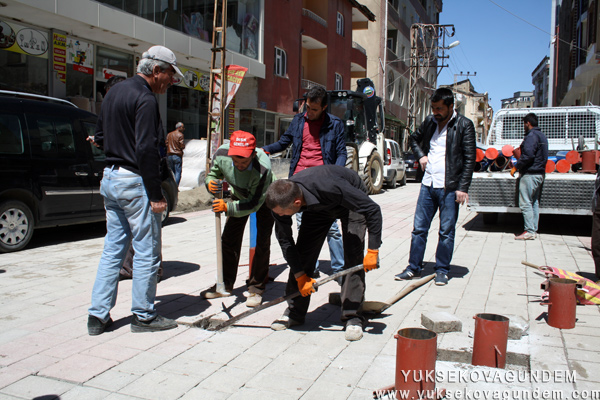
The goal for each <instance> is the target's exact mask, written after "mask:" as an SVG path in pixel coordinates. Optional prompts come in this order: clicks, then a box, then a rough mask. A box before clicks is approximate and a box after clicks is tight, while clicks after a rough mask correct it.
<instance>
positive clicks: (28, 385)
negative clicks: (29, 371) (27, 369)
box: [2, 376, 75, 399]
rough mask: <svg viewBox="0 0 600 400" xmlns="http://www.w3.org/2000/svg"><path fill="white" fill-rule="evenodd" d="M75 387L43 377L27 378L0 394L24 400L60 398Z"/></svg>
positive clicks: (6, 388) (4, 389) (71, 384)
mask: <svg viewBox="0 0 600 400" xmlns="http://www.w3.org/2000/svg"><path fill="white" fill-rule="evenodd" d="M74 387H75V385H74V384H73V383H68V382H64V381H59V380H56V379H51V378H46V377H43V376H28V377H25V378H23V379H21V380H20V381H17V382H15V383H13V384H12V385H9V386H7V387H5V388H3V389H2V393H5V394H9V395H12V396H17V397H21V398H25V399H33V398H36V397H41V396H48V395H56V396H61V395H62V394H63V393H66V392H68V391H69V390H71V389H72V388H74Z"/></svg>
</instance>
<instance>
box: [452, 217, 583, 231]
mask: <svg viewBox="0 0 600 400" xmlns="http://www.w3.org/2000/svg"><path fill="white" fill-rule="evenodd" d="M463 228H465V230H467V231H475V232H506V233H514V234H521V233H522V232H523V216H522V215H521V214H514V213H513V214H499V215H498V222H496V223H495V224H485V223H484V222H483V215H482V214H475V216H474V217H473V218H472V219H470V220H469V221H467V222H465V223H464V224H463ZM591 232H592V218H591V217H590V216H586V215H553V214H543V215H540V222H539V229H538V233H539V234H551V235H563V236H590V235H591Z"/></svg>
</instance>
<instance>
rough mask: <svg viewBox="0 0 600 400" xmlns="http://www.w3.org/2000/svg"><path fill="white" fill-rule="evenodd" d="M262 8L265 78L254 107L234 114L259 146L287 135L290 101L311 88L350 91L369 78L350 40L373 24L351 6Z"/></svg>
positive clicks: (340, 0) (297, 3)
mask: <svg viewBox="0 0 600 400" xmlns="http://www.w3.org/2000/svg"><path fill="white" fill-rule="evenodd" d="M265 2H266V7H265V12H264V20H265V21H266V22H265V24H264V63H265V76H264V79H258V80H257V81H256V92H257V101H256V103H255V104H254V105H251V106H249V107H239V110H238V111H236V112H239V126H240V129H244V130H248V131H250V132H252V133H253V134H254V135H255V136H256V138H257V144H258V145H259V146H261V145H263V144H268V143H273V142H274V141H276V140H277V139H278V138H279V137H280V136H281V134H282V133H284V132H285V130H286V129H287V128H288V126H289V124H290V123H291V120H292V117H293V114H294V111H293V110H292V107H293V103H294V100H296V99H299V98H302V97H303V95H304V94H305V93H306V92H307V91H308V90H309V89H310V88H312V87H314V86H322V87H324V88H325V89H327V90H342V89H351V87H350V84H351V79H352V78H357V77H358V78H362V77H365V76H367V52H366V50H365V49H364V48H362V47H361V46H359V45H358V44H357V43H355V42H353V41H352V36H353V32H355V31H357V30H361V31H362V30H367V28H370V27H369V24H370V23H372V21H375V15H374V14H373V13H372V12H371V11H370V10H369V9H368V8H367V7H365V6H364V5H361V4H360V3H358V2H357V1H355V0H328V1H323V0H289V1H280V0H266V1H265ZM378 40H380V39H378ZM236 107H238V104H236Z"/></svg>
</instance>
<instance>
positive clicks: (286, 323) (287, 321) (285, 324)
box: [271, 315, 300, 331]
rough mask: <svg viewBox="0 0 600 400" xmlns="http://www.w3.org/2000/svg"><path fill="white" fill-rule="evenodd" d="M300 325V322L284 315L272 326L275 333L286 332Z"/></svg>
mask: <svg viewBox="0 0 600 400" xmlns="http://www.w3.org/2000/svg"><path fill="white" fill-rule="evenodd" d="M295 325H300V322H298V321H296V320H294V319H291V318H290V317H288V316H287V315H282V316H281V317H279V318H277V319H276V320H275V321H273V323H272V324H271V329H273V330H274V331H284V330H286V329H288V328H290V327H292V326H295Z"/></svg>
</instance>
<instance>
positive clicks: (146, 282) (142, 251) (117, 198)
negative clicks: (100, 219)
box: [88, 167, 161, 322]
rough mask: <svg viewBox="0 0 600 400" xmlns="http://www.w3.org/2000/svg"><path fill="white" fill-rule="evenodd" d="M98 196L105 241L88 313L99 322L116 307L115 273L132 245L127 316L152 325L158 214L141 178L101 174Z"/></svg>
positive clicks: (117, 172)
mask: <svg viewBox="0 0 600 400" xmlns="http://www.w3.org/2000/svg"><path fill="white" fill-rule="evenodd" d="M100 193H101V194H102V196H103V197H104V208H105V209H106V237H105V238H104V250H103V252H102V257H101V258H100V263H99V265H98V272H97V274H96V281H95V282H94V288H93V289H92V305H91V307H90V308H89V310H88V312H89V314H90V315H93V316H95V317H96V318H98V319H100V320H101V321H102V322H106V321H107V320H108V319H109V318H110V310H111V309H112V308H113V307H114V306H115V303H116V301H117V286H118V283H119V271H120V269H121V266H122V265H123V261H124V260H125V256H126V254H127V250H128V249H129V243H131V245H132V246H133V249H134V250H135V255H134V256H133V271H134V273H133V287H132V305H131V312H132V313H133V314H136V315H137V316H138V318H139V319H140V320H142V321H148V320H151V319H153V318H154V317H156V310H155V308H154V299H155V297H156V284H157V281H156V278H157V271H158V268H159V266H160V249H161V236H160V233H161V232H160V229H161V225H160V218H161V214H157V213H153V212H152V209H151V207H150V200H149V199H148V195H147V194H146V189H145V188H144V183H143V182H142V177H141V176H139V175H137V174H134V173H133V172H130V171H127V170H126V169H124V168H120V169H115V168H114V167H111V168H108V167H107V168H105V169H104V177H103V178H102V184H101V185H100Z"/></svg>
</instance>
